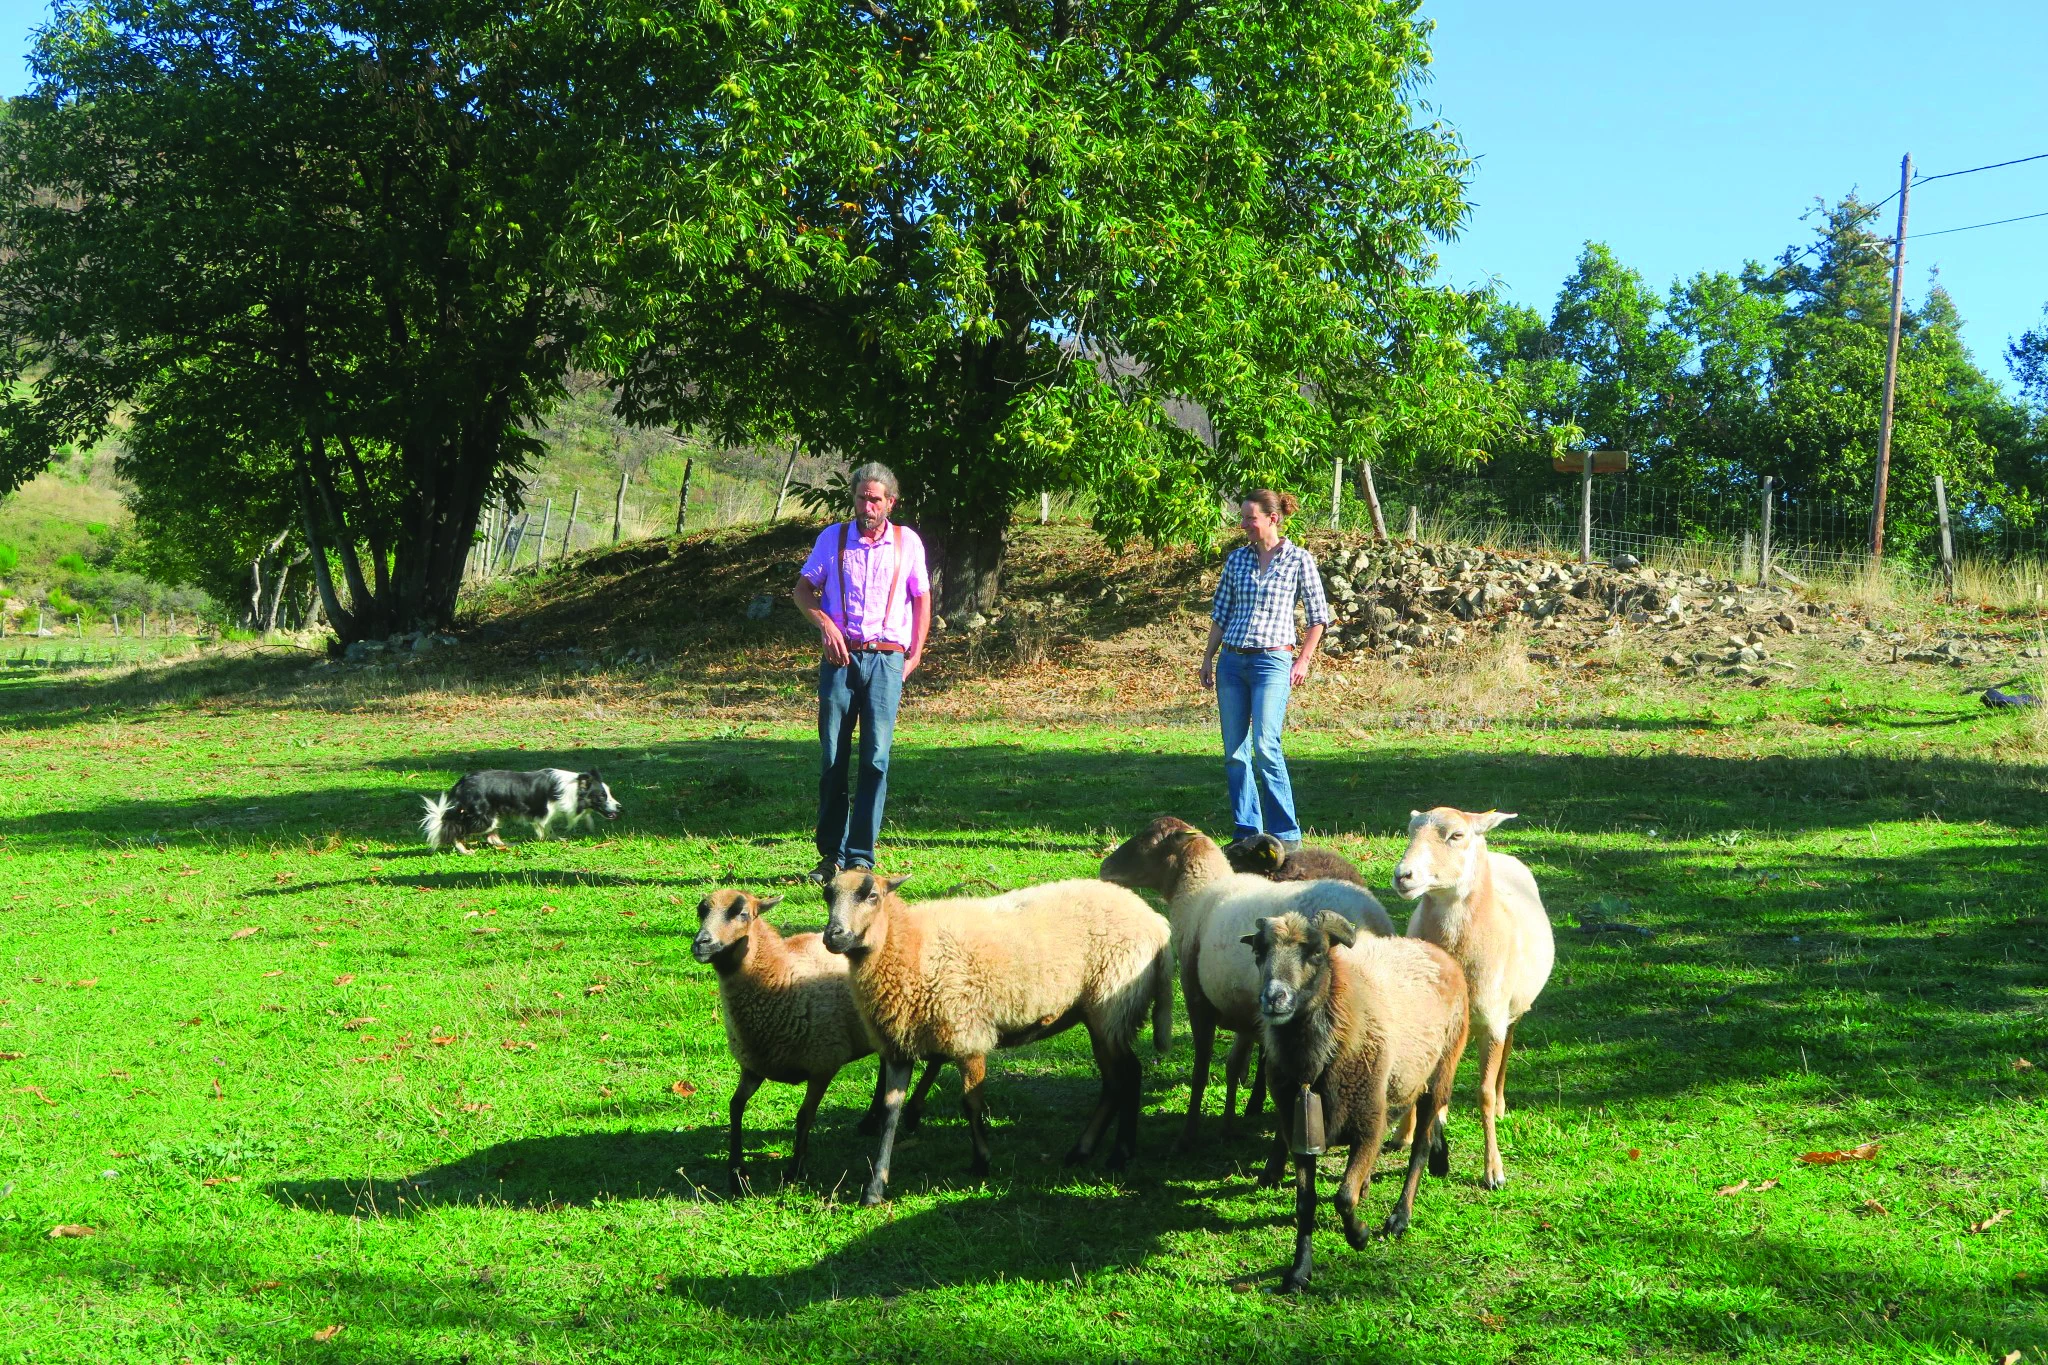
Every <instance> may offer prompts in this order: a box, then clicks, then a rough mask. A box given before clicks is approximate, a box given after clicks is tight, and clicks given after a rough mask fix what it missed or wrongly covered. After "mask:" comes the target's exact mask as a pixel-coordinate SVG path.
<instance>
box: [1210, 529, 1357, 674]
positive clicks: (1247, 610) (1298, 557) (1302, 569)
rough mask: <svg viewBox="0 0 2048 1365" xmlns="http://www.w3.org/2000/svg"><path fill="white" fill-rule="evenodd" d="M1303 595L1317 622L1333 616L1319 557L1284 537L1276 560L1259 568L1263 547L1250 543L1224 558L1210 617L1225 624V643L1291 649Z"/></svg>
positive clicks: (1312, 621) (1311, 621) (1312, 620)
mask: <svg viewBox="0 0 2048 1365" xmlns="http://www.w3.org/2000/svg"><path fill="white" fill-rule="evenodd" d="M1297 600H1299V601H1300V602H1301V604H1302V606H1303V608H1304V609H1306V611H1307V613H1308V623H1309V624H1310V625H1312V626H1327V625H1329V624H1330V622H1331V620H1332V619H1333V618H1332V616H1331V614H1330V603H1329V599H1327V598H1325V597H1324V596H1323V576H1322V575H1321V574H1320V573H1318V572H1316V560H1315V556H1314V555H1312V554H1310V553H1309V552H1308V551H1307V550H1304V549H1302V548H1301V547H1300V546H1299V545H1296V544H1295V543H1294V542H1293V541H1291V540H1282V541H1281V542H1280V547H1279V548H1278V549H1276V550H1275V551H1274V552H1273V562H1272V563H1271V564H1270V565H1268V566H1267V568H1266V572H1265V573H1264V574H1263V575H1262V574H1260V573H1259V552H1258V551H1257V550H1255V549H1253V548H1252V547H1251V546H1249V545H1241V546H1239V547H1238V548H1237V549H1235V550H1232V551H1231V552H1230V554H1229V556H1228V557H1227V558H1225V559H1224V561H1223V578H1222V579H1221V581H1219V582H1218V583H1217V584H1216V605H1215V608H1214V609H1213V610H1211V611H1210V613H1209V616H1210V619H1211V620H1214V621H1218V622H1221V623H1222V625H1223V643H1224V644H1226V645H1235V646H1237V647H1238V648H1240V649H1286V648H1291V647H1292V646H1293V645H1294V643H1295V640H1296V636H1295V631H1294V604H1295V602H1296V601H1297Z"/></svg>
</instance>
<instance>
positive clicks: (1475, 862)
mask: <svg viewBox="0 0 2048 1365" xmlns="http://www.w3.org/2000/svg"><path fill="white" fill-rule="evenodd" d="M1514 818H1515V817H1514V816H1513V815H1512V814H1509V813H1507V812H1505V811H1487V812H1485V813H1484V814H1473V813H1471V812H1469V811H1462V810H1457V809H1455V808H1453V807H1451V806H1438V807H1437V808H1436V809H1434V810H1429V811H1413V812H1410V814H1409V818H1408V849H1407V851H1406V852H1405V853H1403V854H1402V855H1401V861H1400V863H1399V865H1398V866H1396V867H1395V869H1394V890H1395V891H1397V892H1399V893H1400V894H1401V895H1403V896H1406V897H1408V898H1409V899H1410V900H1419V901H1420V902H1421V904H1420V905H1418V906H1416V907H1415V913H1414V914H1413V915H1412V916H1410V917H1409V920H1408V937H1410V938H1419V939H1424V940H1426V941H1428V942H1430V943H1434V944H1436V945H1437V946H1438V947H1440V948H1442V949H1444V950H1445V951H1446V952H1448V953H1449V954H1450V955H1451V956H1452V957H1454V958H1456V959H1458V965H1459V966H1461V967H1463V968H1464V969H1465V978H1466V980H1467V981H1468V982H1469V983H1470V984H1471V989H1472V1030H1473V1032H1474V1033H1476V1034H1478V1036H1479V1049H1480V1051H1479V1116H1480V1120H1481V1122H1482V1123H1483V1124H1484V1125H1485V1129H1486V1180H1485V1185H1486V1188H1487V1189H1489V1190H1497V1189H1499V1188H1500V1187H1501V1186H1503V1185H1505V1184H1507V1183H1508V1173H1507V1168H1506V1167H1505V1166H1504V1165H1503V1164H1502V1163H1501V1159H1500V1139H1499V1137H1498V1136H1497V1135H1496V1133H1495V1124H1496V1121H1497V1120H1498V1119H1499V1117H1500V1116H1501V1115H1502V1114H1505V1113H1507V1111H1508V1053H1509V1052H1511V1051H1513V1049H1514V1043H1515V1025H1516V1023H1517V1022H1518V1021H1519V1020H1520V1019H1521V1017H1522V1016H1523V1015H1524V1014H1527V1013H1528V1012H1529V1007H1530V1006H1531V1005H1533V1004H1535V1003H1536V997H1537V996H1538V995H1539V994H1541V993H1542V991H1543V986H1544V983H1545V982H1547V981H1549V980H1550V969H1551V967H1552V965H1553V964H1554V963H1555V962H1556V959H1557V943H1556V941H1555V940H1554V939H1553V938H1552V937H1551V933H1550V916H1549V915H1548V914H1546V913H1545V912H1544V909H1543V897H1542V896H1541V895H1540V894H1539V893H1538V892H1537V890H1536V878H1535V877H1534V876H1532V875H1531V874H1530V872H1529V869H1528V867H1527V866H1526V865H1524V864H1523V863H1522V861H1521V860H1520V859H1518V858H1511V857H1509V856H1508V855H1507V854H1505V853H1495V852H1492V851H1491V850H1489V849H1488V848H1487V847H1486V833H1487V831H1488V830H1490V829H1493V828H1494V827H1495V826H1496V825H1499V824H1500V823H1501V822H1502V821H1504V820H1512V819H1514Z"/></svg>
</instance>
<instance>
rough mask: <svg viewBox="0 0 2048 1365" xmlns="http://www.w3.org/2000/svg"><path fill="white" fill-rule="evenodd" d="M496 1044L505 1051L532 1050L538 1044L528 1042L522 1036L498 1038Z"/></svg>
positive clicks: (537, 1046) (538, 1045)
mask: <svg viewBox="0 0 2048 1365" xmlns="http://www.w3.org/2000/svg"><path fill="white" fill-rule="evenodd" d="M498 1046H499V1047H501V1048H504V1049H505V1051H507V1052H519V1051H526V1052H532V1051H534V1050H535V1049H537V1048H539V1047H540V1044H539V1043H529V1042H527V1041H526V1040H525V1039H524V1038H500V1039H499V1040H498Z"/></svg>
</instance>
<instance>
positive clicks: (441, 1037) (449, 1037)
mask: <svg viewBox="0 0 2048 1365" xmlns="http://www.w3.org/2000/svg"><path fill="white" fill-rule="evenodd" d="M427 1041H428V1042H430V1043H432V1044H433V1045H434V1046H435V1047H446V1046H448V1044H450V1043H452V1042H454V1041H455V1035H454V1034H452V1033H437V1034H435V1035H434V1036H433V1037H431V1038H429V1039H427Z"/></svg>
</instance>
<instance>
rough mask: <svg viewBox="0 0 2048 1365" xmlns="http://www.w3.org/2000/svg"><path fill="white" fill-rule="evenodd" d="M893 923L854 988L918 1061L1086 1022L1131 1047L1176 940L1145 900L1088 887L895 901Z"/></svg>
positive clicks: (867, 1011) (981, 1050)
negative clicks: (1162, 961) (1159, 964)
mask: <svg viewBox="0 0 2048 1365" xmlns="http://www.w3.org/2000/svg"><path fill="white" fill-rule="evenodd" d="M884 915H885V917H886V921H887V927H886V931H885V934H884V938H883V942H882V943H881V945H880V946H879V947H877V948H875V949H874V950H873V951H871V952H868V953H866V954H864V955H863V956H862V958H861V960H860V961H859V963H858V964H857V965H856V966H855V968H854V972H853V991H854V996H855V998H856V999H857V1000H858V1001H859V1003H860V1007H861V1012H862V1013H863V1014H864V1015H865V1016H866V1017H867V1019H868V1021H869V1023H870V1024H871V1026H872V1027H873V1029H874V1031H875V1033H876V1035H877V1039H878V1041H882V1042H884V1043H886V1045H887V1047H888V1049H889V1051H891V1052H892V1053H894V1054H895V1055H897V1056H911V1057H936V1056H945V1057H973V1056H980V1055H982V1054H985V1053H988V1052H993V1051H994V1050H996V1049H997V1048H998V1047H1002V1046H1005V1045H1009V1044H1013V1043H1015V1042H1020V1041H1024V1040H1025V1039H1028V1038H1031V1037H1034V1036H1043V1035H1044V1034H1046V1033H1051V1032H1055V1031H1057V1030H1058V1029H1060V1028H1063V1027H1065V1026H1066V1025H1068V1024H1072V1023H1075V1022H1080V1021H1083V1020H1085V1021H1086V1022H1087V1023H1088V1025H1089V1031H1090V1032H1091V1033H1095V1034H1097V1035H1098V1036H1102V1037H1106V1038H1108V1039H1111V1040H1120V1041H1122V1042H1123V1043H1125V1044H1126V1045H1128V1043H1129V1041H1130V1040H1131V1039H1132V1038H1133V1037H1135V1036H1136V1034H1137V1032H1138V1027H1139V1025H1140V1024H1141V1023H1142V1022H1143V1021H1144V1017H1145V1014H1146V1012H1147V1011H1148V1009H1149V1008H1150V1007H1151V1005H1152V1000H1153V993H1154V982H1153V979H1152V978H1153V967H1154V963H1155V961H1156V960H1157V959H1158V957H1159V955H1160V954H1161V953H1162V952H1163V951H1164V950H1165V948H1166V944H1167V937H1168V933H1169V930H1168V928H1167V924H1166V921H1165V920H1164V919H1162V918H1160V917H1159V915H1158V914H1156V913H1154V911H1153V910H1152V908H1151V907H1150V906H1148V905H1146V904H1145V902H1144V901H1142V900H1140V899H1139V898H1138V897H1137V896H1136V895H1134V894H1132V893H1131V892H1129V891H1127V890H1125V889H1124V888H1122V887H1120V886H1112V885H1110V884H1109V883H1108V882H1101V881H1094V880H1087V879H1081V880H1074V881H1065V882H1053V883H1050V884H1048V885H1045V886H1036V887H1031V888H1029V889H1027V890H1025V891H1021V892H1012V893H1010V894H1008V895H1006V896H999V897H994V898H992V899H990V900H976V899H970V898H961V899H954V900H937V901H925V902H922V903H920V904H915V905H913V904H909V903H907V902H905V901H903V900H901V899H900V898H898V897H897V896H895V895H894V894H893V893H892V894H890V895H889V896H888V897H887V899H886V905H885V911H884ZM1168 988H1169V989H1170V984H1169V986H1168Z"/></svg>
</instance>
